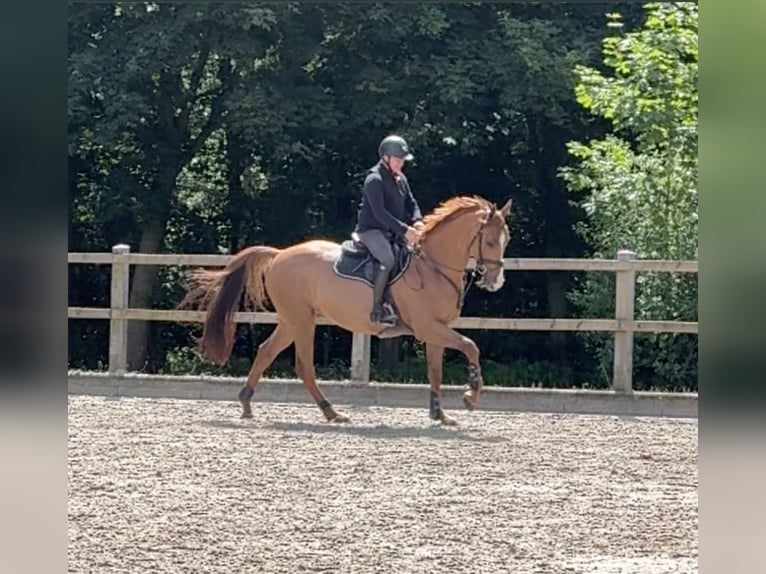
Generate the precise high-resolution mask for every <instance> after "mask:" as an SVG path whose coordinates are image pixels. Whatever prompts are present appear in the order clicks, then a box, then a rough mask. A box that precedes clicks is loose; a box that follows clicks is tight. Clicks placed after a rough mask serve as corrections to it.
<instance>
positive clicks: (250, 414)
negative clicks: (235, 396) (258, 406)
mask: <svg viewBox="0 0 766 574" xmlns="http://www.w3.org/2000/svg"><path fill="white" fill-rule="evenodd" d="M239 418H242V419H251V418H253V411H245V412H243V413H242V416H241V417H239Z"/></svg>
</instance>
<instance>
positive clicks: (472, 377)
mask: <svg viewBox="0 0 766 574" xmlns="http://www.w3.org/2000/svg"><path fill="white" fill-rule="evenodd" d="M415 336H416V337H417V338H418V339H420V340H421V341H425V342H426V344H427V345H429V344H431V345H437V346H441V347H447V348H450V349H456V350H458V351H460V352H461V353H463V355H465V357H466V359H468V389H467V390H466V392H465V393H463V403H464V404H465V406H466V408H467V409H468V410H473V409H475V408H476V407H477V406H478V404H479V397H480V396H481V390H482V387H483V386H484V381H483V380H482V378H481V366H480V365H479V348H478V347H477V346H476V343H474V342H473V340H472V339H470V338H469V337H466V336H465V335H461V334H460V333H458V332H457V331H455V330H454V329H452V328H450V327H448V326H447V325H445V324H444V323H438V322H436V321H434V322H432V323H428V324H427V325H420V326H419V327H418V328H416V329H415ZM426 352H427V351H426ZM440 363H441V361H440ZM429 373H430V362H429ZM439 381H440V383H441V377H439Z"/></svg>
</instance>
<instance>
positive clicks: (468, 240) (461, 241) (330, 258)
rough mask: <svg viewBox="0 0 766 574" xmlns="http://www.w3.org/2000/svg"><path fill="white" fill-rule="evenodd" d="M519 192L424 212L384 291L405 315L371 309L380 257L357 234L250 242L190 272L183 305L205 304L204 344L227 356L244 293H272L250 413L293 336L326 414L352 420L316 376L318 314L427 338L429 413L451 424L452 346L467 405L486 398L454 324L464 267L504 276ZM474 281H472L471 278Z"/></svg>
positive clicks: (211, 352) (469, 344) (211, 353)
mask: <svg viewBox="0 0 766 574" xmlns="http://www.w3.org/2000/svg"><path fill="white" fill-rule="evenodd" d="M511 206H512V199H509V200H508V201H507V202H506V203H505V205H504V206H503V207H502V208H499V209H498V207H497V205H496V204H495V203H492V202H490V201H488V200H486V199H484V198H482V197H480V196H477V195H470V196H469V195H458V196H454V197H452V198H450V199H447V200H446V201H444V202H442V203H440V204H439V205H438V206H436V207H435V208H434V209H433V211H431V212H430V213H428V214H426V216H425V217H424V218H423V223H424V226H423V227H422V229H421V239H420V241H419V243H418V245H417V246H415V247H414V248H406V247H401V248H399V249H398V250H397V251H398V253H399V255H398V259H397V261H398V263H397V268H396V269H395V270H394V271H392V273H391V274H390V277H389V283H388V285H387V288H386V295H385V296H386V297H387V298H388V300H389V302H390V303H391V304H392V305H393V306H394V309H395V310H396V312H397V315H398V317H399V320H398V322H397V323H396V324H395V325H381V324H378V323H373V322H372V321H371V319H370V310H371V308H372V282H373V273H374V271H375V270H376V269H378V266H377V265H376V264H375V262H374V260H373V259H372V257H371V255H370V254H369V253H367V252H366V249H365V248H364V246H363V245H362V244H361V243H359V241H358V237H354V235H355V234H352V239H348V240H345V241H343V242H342V243H337V242H334V241H329V240H326V239H310V240H306V241H303V242H300V243H296V244H293V245H289V246H287V247H285V248H277V247H272V246H267V245H254V246H249V247H245V248H243V249H242V250H240V251H239V252H238V253H237V254H235V255H233V256H232V258H231V259H230V260H229V262H228V263H227V264H226V265H225V267H223V268H220V269H204V268H196V269H194V270H192V271H189V272H187V273H186V275H185V278H186V285H185V289H186V295H185V296H184V299H183V301H182V302H181V304H180V305H179V307H183V306H187V307H188V306H196V307H197V308H199V309H200V310H204V311H206V313H205V318H204V323H203V332H202V336H201V338H200V339H199V340H198V342H197V351H198V352H199V353H200V354H201V355H202V357H203V358H205V359H207V360H209V361H211V362H213V363H216V364H218V365H224V364H226V362H227V361H228V359H229V357H230V355H231V350H232V346H233V343H234V335H235V327H236V325H235V323H234V320H233V313H234V311H235V310H236V309H237V308H238V306H239V304H240V301H241V300H242V299H243V295H244V302H245V305H246V306H248V307H249V308H256V309H257V308H261V309H266V306H265V302H266V300H267V299H268V300H269V301H270V302H271V305H272V306H273V308H274V310H275V311H276V314H277V323H276V327H275V328H274V330H273V331H272V333H271V335H270V336H269V337H268V338H267V339H266V340H265V341H264V342H263V343H261V344H260V345H259V347H258V350H257V352H256V355H255V358H254V360H253V363H252V367H251V369H250V371H249V373H248V376H247V381H246V382H245V384H244V385H243V386H242V388H241V390H240V391H239V395H238V398H239V402H240V403H241V405H242V414H241V417H242V418H252V416H253V413H252V407H251V404H250V403H251V398H252V397H253V394H254V391H255V389H256V387H257V385H258V381H259V380H260V379H261V377H262V376H263V373H264V372H265V371H266V369H267V368H268V367H269V366H270V365H271V364H272V362H273V361H274V360H275V359H276V357H277V355H279V353H281V352H282V351H283V350H284V349H286V348H287V347H288V346H289V345H290V344H291V343H292V344H294V345H295V372H296V374H297V376H298V377H299V378H300V379H301V380H302V381H303V384H304V387H305V388H306V390H307V391H308V393H309V394H310V395H311V397H312V398H313V399H314V401H315V402H316V404H317V406H318V407H319V409H320V410H321V412H322V414H323V415H324V417H325V418H326V419H327V421H330V422H338V423H342V422H349V421H350V418H349V417H348V416H347V415H346V414H345V413H343V412H342V411H340V410H338V409H336V408H335V407H334V406H333V405H332V404H331V403H330V401H328V400H327V398H326V397H325V396H324V394H323V393H322V391H321V390H320V388H319V386H318V385H317V381H316V377H315V371H314V336H315V329H316V323H317V317H318V316H322V317H324V318H326V319H328V320H329V321H330V322H332V323H334V324H335V325H336V326H339V327H341V328H343V329H346V330H348V331H351V332H355V333H365V334H369V335H373V336H376V337H379V338H381V339H382V338H389V337H397V336H414V337H415V338H416V339H418V340H419V341H422V342H425V346H426V361H427V371H428V381H429V388H430V393H429V416H430V418H431V419H433V420H435V421H440V422H441V423H442V424H444V425H455V424H457V421H456V420H455V419H454V418H453V417H451V416H449V415H448V414H446V413H445V412H444V410H443V409H442V407H441V383H442V372H443V355H444V350H445V348H450V349H456V350H458V351H460V352H462V354H463V355H464V356H465V357H466V359H467V361H468V372H469V376H468V381H467V385H466V390H465V392H464V394H463V403H464V405H465V407H466V408H467V409H468V410H470V411H472V410H474V409H476V408H477V407H478V405H479V400H480V396H481V392H482V388H483V385H484V382H483V379H482V375H481V366H480V363H479V354H480V353H479V348H478V347H477V345H476V343H475V342H474V341H473V340H472V339H470V338H469V337H467V336H465V335H462V334H460V333H458V332H457V331H455V330H454V329H452V328H451V327H450V326H449V325H450V323H451V322H452V321H454V320H455V319H456V318H457V317H458V316H459V315H460V312H461V309H462V305H463V300H464V297H465V292H466V281H465V277H466V269H467V267H468V263H469V261H470V259H471V258H473V259H474V260H475V268H474V273H475V274H476V275H477V276H478V277H479V278H478V280H477V281H476V285H477V286H478V287H480V288H483V289H484V290H486V291H489V292H496V291H498V290H499V289H500V288H501V287H502V286H503V283H504V278H505V276H504V272H503V254H504V253H505V249H506V247H507V246H508V244H509V242H510V238H511V235H510V231H509V229H508V225H507V223H506V219H507V218H508V217H509V215H510V212H511ZM468 287H470V283H469V284H468Z"/></svg>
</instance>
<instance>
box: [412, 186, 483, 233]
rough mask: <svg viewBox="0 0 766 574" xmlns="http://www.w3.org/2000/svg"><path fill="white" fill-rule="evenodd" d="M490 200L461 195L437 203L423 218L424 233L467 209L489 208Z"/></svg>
mask: <svg viewBox="0 0 766 574" xmlns="http://www.w3.org/2000/svg"><path fill="white" fill-rule="evenodd" d="M488 206H489V202H487V200H485V199H482V198H481V197H476V196H468V195H459V196H457V197H451V198H450V199H448V200H446V201H443V202H442V203H440V204H439V205H437V206H436V207H435V208H434V209H433V211H431V212H430V213H429V214H427V215H426V216H425V217H424V218H423V225H424V228H423V233H428V232H429V231H431V230H433V229H435V228H436V227H437V226H438V225H439V224H441V223H444V222H445V221H449V220H451V219H453V218H454V217H455V216H457V215H458V214H460V213H462V212H463V211H465V210H467V209H474V210H475V209H478V208H485V209H486V208H487V207H488Z"/></svg>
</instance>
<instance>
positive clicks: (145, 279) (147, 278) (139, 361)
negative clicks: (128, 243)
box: [128, 218, 165, 371]
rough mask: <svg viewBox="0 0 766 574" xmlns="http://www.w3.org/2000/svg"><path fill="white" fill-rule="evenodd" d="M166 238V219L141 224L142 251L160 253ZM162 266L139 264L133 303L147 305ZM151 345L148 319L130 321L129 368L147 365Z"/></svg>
mask: <svg viewBox="0 0 766 574" xmlns="http://www.w3.org/2000/svg"><path fill="white" fill-rule="evenodd" d="M164 238H165V220H164V218H163V220H162V221H159V220H151V221H148V222H147V223H145V224H143V225H142V227H141V242H140V244H139V246H138V251H139V252H140V253H158V252H159V251H160V247H161V246H162V242H163V240H164ZM158 273H159V268H158V267H157V266H156V265H136V268H135V271H134V272H133V276H132V278H131V281H130V299H129V302H130V307H135V308H140V309H148V308H150V307H151V303H152V295H153V294H154V289H155V287H156V285H157V275H158ZM148 348H149V323H148V322H147V321H130V322H129V323H128V370H130V371H141V370H143V369H144V368H145V367H146V359H147V349H148Z"/></svg>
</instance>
